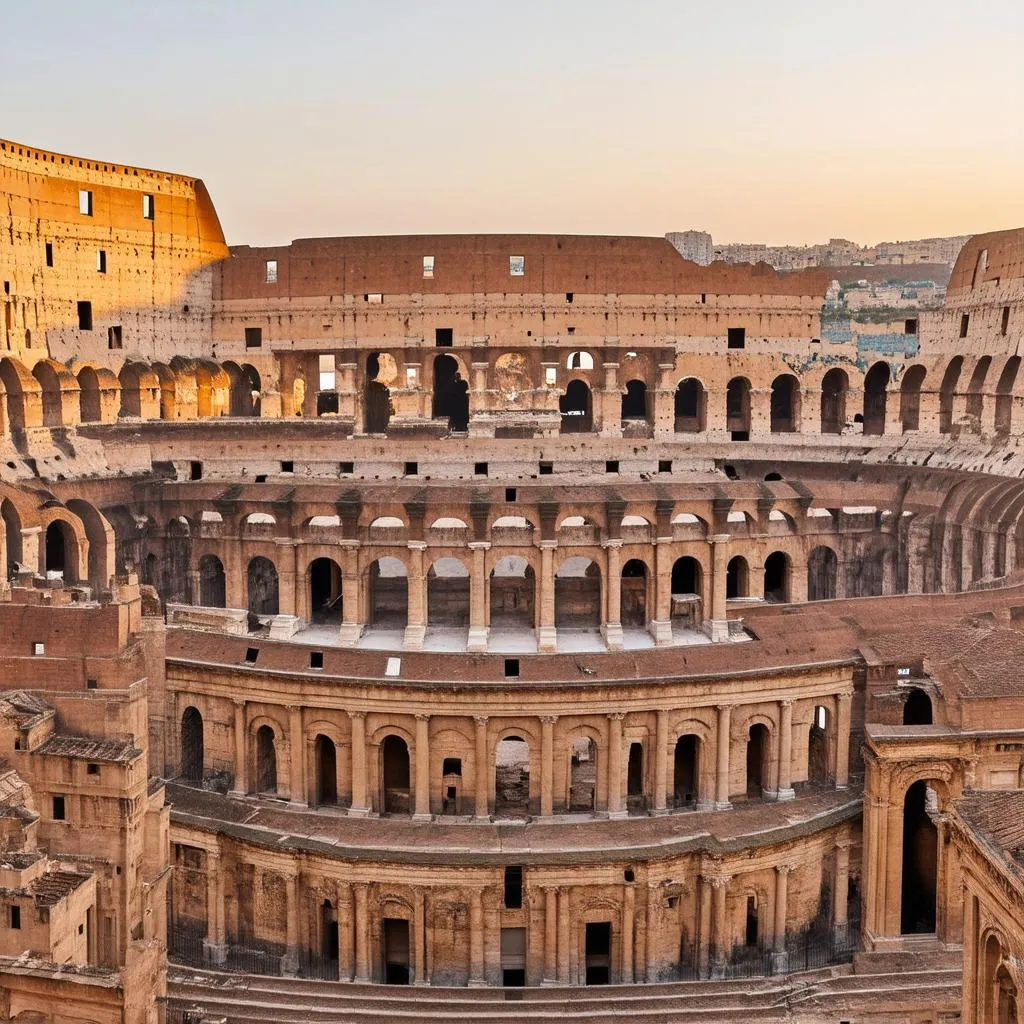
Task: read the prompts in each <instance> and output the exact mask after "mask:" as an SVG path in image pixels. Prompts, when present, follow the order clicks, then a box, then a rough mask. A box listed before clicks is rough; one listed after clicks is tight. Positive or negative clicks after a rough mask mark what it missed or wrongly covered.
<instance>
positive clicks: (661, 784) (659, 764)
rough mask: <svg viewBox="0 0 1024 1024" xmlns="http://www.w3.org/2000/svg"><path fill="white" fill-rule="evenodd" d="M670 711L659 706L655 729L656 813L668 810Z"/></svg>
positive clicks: (663, 812)
mask: <svg viewBox="0 0 1024 1024" xmlns="http://www.w3.org/2000/svg"><path fill="white" fill-rule="evenodd" d="M667 791H668V712H667V711H665V709H664V708H659V709H658V711H657V712H656V725H655V730H654V813H655V814H665V813H666V811H667V810H668V792H667Z"/></svg>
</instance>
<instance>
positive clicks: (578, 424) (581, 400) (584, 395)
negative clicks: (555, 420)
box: [558, 380, 594, 434]
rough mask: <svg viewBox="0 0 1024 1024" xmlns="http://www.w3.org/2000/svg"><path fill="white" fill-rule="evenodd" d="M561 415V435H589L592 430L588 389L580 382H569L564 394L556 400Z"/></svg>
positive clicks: (584, 383)
mask: <svg viewBox="0 0 1024 1024" xmlns="http://www.w3.org/2000/svg"><path fill="white" fill-rule="evenodd" d="M558 411H559V412H560V413H561V417H562V422H561V428H560V429H561V433H563V434H589V433H590V431H591V430H592V429H593V426H594V424H593V414H592V411H591V397H590V388H589V387H587V385H586V382H585V381H582V380H571V381H569V383H568V385H567V386H566V389H565V394H564V395H562V397H561V398H559V400H558Z"/></svg>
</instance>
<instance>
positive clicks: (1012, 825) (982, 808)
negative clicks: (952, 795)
mask: <svg viewBox="0 0 1024 1024" xmlns="http://www.w3.org/2000/svg"><path fill="white" fill-rule="evenodd" d="M954 806H955V807H956V811H957V814H959V816H960V818H961V819H962V820H963V822H964V824H966V825H967V826H968V828H969V829H970V830H971V832H973V833H974V835H975V836H976V837H977V838H978V839H979V840H980V841H981V843H982V845H984V846H986V847H987V848H988V849H989V851H990V852H992V853H996V854H997V855H998V856H997V859H999V860H1005V859H1006V858H1009V861H1010V862H1011V863H1012V865H1013V866H1014V867H1015V868H1016V870H1017V872H1018V873H1021V874H1024V790H1020V789H1006V790H988V791H983V792H976V793H972V794H970V795H969V796H964V797H961V798H960V799H959V800H957V801H956V802H955V805H954Z"/></svg>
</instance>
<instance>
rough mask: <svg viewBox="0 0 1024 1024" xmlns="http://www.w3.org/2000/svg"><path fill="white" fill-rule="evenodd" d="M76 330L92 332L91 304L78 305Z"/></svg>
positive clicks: (82, 303)
mask: <svg viewBox="0 0 1024 1024" xmlns="http://www.w3.org/2000/svg"><path fill="white" fill-rule="evenodd" d="M78 329H79V330H80V331H91V330H92V303H91V302H79V303H78Z"/></svg>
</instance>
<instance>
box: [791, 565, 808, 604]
mask: <svg viewBox="0 0 1024 1024" xmlns="http://www.w3.org/2000/svg"><path fill="white" fill-rule="evenodd" d="M789 600H790V603H791V604H805V603H806V601H807V562H806V561H804V562H800V561H797V560H796V559H795V558H794V559H793V562H792V564H791V565H790V567H789Z"/></svg>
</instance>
